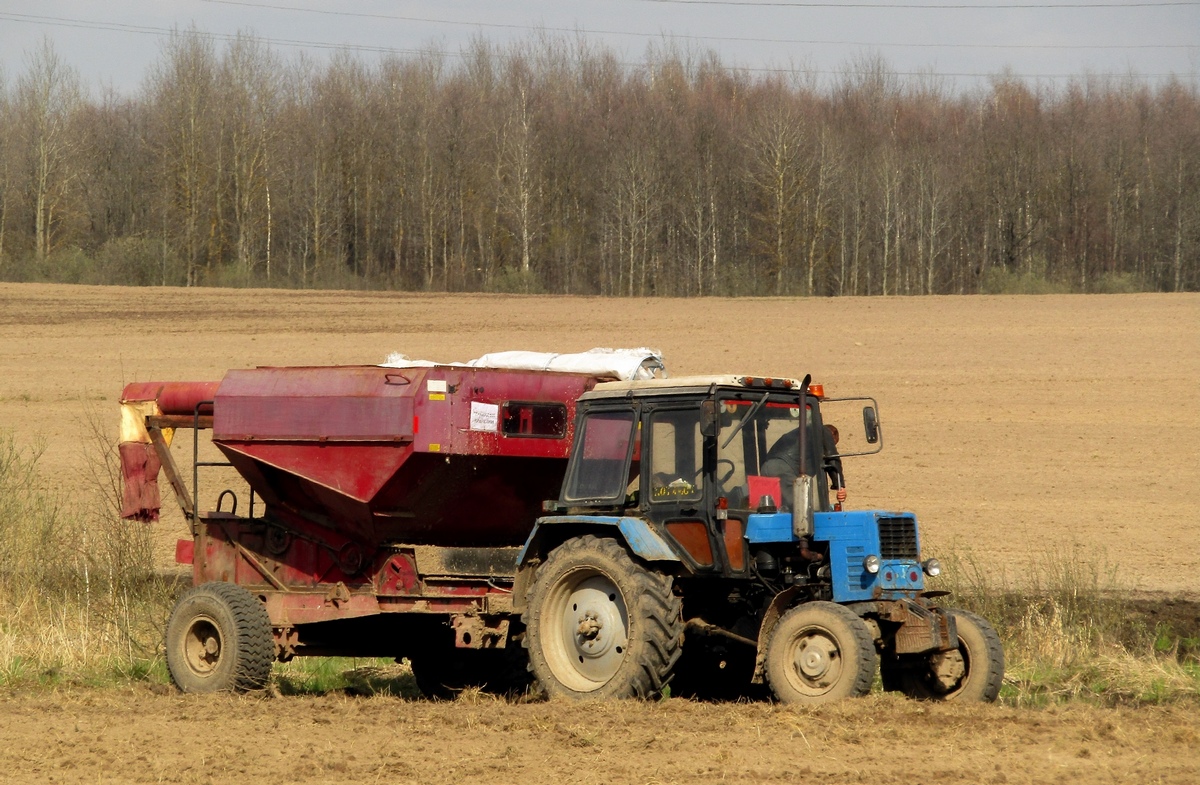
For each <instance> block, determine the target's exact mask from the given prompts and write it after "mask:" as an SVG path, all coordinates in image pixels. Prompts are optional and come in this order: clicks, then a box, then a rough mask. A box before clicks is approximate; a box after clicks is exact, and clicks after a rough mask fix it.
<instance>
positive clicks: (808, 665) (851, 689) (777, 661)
mask: <svg viewBox="0 0 1200 785" xmlns="http://www.w3.org/2000/svg"><path fill="white" fill-rule="evenodd" d="M877 661H878V657H877V655H876V653H875V643H874V641H873V640H872V639H871V633H870V631H869V630H868V629H867V625H866V624H865V623H864V622H863V620H862V619H860V618H859V617H858V616H857V615H855V613H854V612H853V611H851V610H849V609H848V608H844V607H842V606H841V605H837V604H836V603H832V602H809V603H805V604H803V605H798V606H796V607H795V608H792V609H791V610H790V611H788V612H787V613H785V614H784V615H783V617H782V618H781V619H780V620H779V623H778V624H776V625H775V629H774V630H772V631H771V640H770V641H769V642H768V643H767V668H766V675H767V683H768V684H770V685H771V691H772V692H774V693H775V697H776V698H778V699H779V700H780V701H781V702H782V703H793V704H803V705H816V704H820V703H830V702H832V701H836V700H841V699H843V698H851V697H858V696H861V695H866V694H867V693H868V692H870V691H871V683H872V681H874V679H875V666H876V663H877Z"/></svg>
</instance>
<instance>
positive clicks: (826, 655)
mask: <svg viewBox="0 0 1200 785" xmlns="http://www.w3.org/2000/svg"><path fill="white" fill-rule="evenodd" d="M824 643H825V642H824V641H822V640H820V639H814V638H809V639H808V640H807V641H805V642H804V643H803V644H802V645H801V647H800V649H799V652H798V653H797V655H796V668H797V669H798V670H799V671H800V673H802V674H804V676H805V677H807V678H809V679H819V678H821V677H822V676H824V675H825V674H826V673H828V672H829V666H830V664H831V663H832V662H833V657H832V656H831V655H832V652H830V651H829V649H828V648H827V647H826V646H825V645H824Z"/></svg>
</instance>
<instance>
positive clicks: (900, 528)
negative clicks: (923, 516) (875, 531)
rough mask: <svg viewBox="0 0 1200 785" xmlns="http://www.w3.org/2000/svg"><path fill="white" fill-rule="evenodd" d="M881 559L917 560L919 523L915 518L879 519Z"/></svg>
mask: <svg viewBox="0 0 1200 785" xmlns="http://www.w3.org/2000/svg"><path fill="white" fill-rule="evenodd" d="M879 549H880V554H879V555H880V557H881V558H884V559H916V558H918V557H919V556H920V554H918V553H917V522H916V520H915V519H913V518H880V519H879Z"/></svg>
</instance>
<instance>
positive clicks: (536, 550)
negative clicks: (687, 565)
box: [513, 515, 679, 612]
mask: <svg viewBox="0 0 1200 785" xmlns="http://www.w3.org/2000/svg"><path fill="white" fill-rule="evenodd" d="M564 525H569V526H573V527H575V528H577V529H583V530H585V531H592V532H596V531H597V530H601V529H616V530H617V532H619V534H620V539H621V540H622V541H623V542H624V543H625V545H626V547H628V548H629V550H630V551H632V552H633V553H634V554H635V555H636V556H638V558H641V559H644V560H646V561H657V562H663V561H673V562H678V561H679V556H678V555H677V554H676V553H675V551H673V550H671V546H670V545H668V544H667V541H666V540H664V539H663V538H662V536H661V535H659V534H658V532H656V531H654V529H652V528H650V524H648V523H646V522H645V521H644V520H642V519H641V518H633V517H629V516H624V515H555V516H551V517H548V518H538V519H537V522H536V523H535V524H534V525H533V531H531V532H530V533H529V537H528V538H527V539H526V540H525V545H524V546H523V547H522V548H521V552H520V553H519V554H517V576H516V581H515V582H514V583H513V607H514V609H515V610H517V611H518V612H521V611H524V609H525V593H526V592H527V591H528V590H529V586H530V585H531V584H532V583H533V578H534V573H535V572H536V562H535V557H537V556H538V555H539V554H540V552H541V548H540V547H539V546H540V545H541V541H542V539H543V537H544V536H545V531H546V529H547V528H548V527H552V526H564Z"/></svg>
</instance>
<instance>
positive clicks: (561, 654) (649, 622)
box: [524, 535, 683, 699]
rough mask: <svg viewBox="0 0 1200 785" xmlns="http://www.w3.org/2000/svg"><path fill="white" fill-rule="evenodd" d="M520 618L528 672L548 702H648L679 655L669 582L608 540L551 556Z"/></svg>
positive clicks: (676, 609)
mask: <svg viewBox="0 0 1200 785" xmlns="http://www.w3.org/2000/svg"><path fill="white" fill-rule="evenodd" d="M524 621H525V628H526V632H525V639H524V641H525V645H526V646H527V647H528V649H529V667H530V670H532V671H533V674H534V675H535V676H536V677H537V679H538V681H539V682H540V683H541V685H542V688H543V689H544V690H545V691H546V693H547V694H549V695H550V697H568V698H577V699H578V698H597V699H600V698H634V697H637V698H645V697H651V696H653V695H656V694H658V693H659V692H661V690H662V689H663V687H665V686H666V684H667V682H668V680H669V679H670V676H671V670H672V668H674V666H675V662H676V660H678V659H679V654H680V652H681V651H682V645H683V617H682V604H681V602H680V599H679V598H678V597H676V596H675V595H674V593H673V591H672V579H671V577H670V576H668V575H663V574H661V573H657V572H654V571H652V570H650V569H647V568H646V567H643V566H641V565H639V564H637V563H635V562H634V560H633V558H632V557H631V556H630V555H629V552H628V551H626V550H625V547H624V546H623V545H621V544H620V543H619V542H617V541H616V540H614V539H611V538H607V537H595V536H592V535H584V536H582V537H577V538H575V539H572V540H568V541H567V542H565V543H563V544H562V545H560V546H558V547H557V548H555V549H554V550H553V551H551V553H550V556H549V557H548V558H547V559H546V561H545V563H543V564H542V565H541V567H540V568H539V569H538V573H537V578H536V579H535V581H534V583H533V586H532V587H531V588H530V591H529V601H528V610H527V611H526V613H525V617H524Z"/></svg>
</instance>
